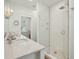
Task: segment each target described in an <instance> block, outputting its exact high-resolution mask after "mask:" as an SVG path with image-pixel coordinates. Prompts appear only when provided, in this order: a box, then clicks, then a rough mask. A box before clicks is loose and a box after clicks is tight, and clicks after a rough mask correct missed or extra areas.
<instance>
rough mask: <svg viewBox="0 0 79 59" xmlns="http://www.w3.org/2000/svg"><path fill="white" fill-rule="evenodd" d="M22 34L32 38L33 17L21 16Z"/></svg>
mask: <svg viewBox="0 0 79 59" xmlns="http://www.w3.org/2000/svg"><path fill="white" fill-rule="evenodd" d="M21 34H22V35H24V36H25V37H27V38H29V39H31V17H29V16H21Z"/></svg>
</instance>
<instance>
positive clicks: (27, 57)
mask: <svg viewBox="0 0 79 59" xmlns="http://www.w3.org/2000/svg"><path fill="white" fill-rule="evenodd" d="M5 47H6V49H5V59H44V46H42V45H40V44H38V43H36V42H34V41H32V40H30V39H29V40H14V41H12V44H11V45H10V44H8V43H6V42H5Z"/></svg>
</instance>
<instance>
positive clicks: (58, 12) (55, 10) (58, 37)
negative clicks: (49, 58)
mask: <svg viewBox="0 0 79 59" xmlns="http://www.w3.org/2000/svg"><path fill="white" fill-rule="evenodd" d="M61 6H64V7H65V8H64V9H60V7H61ZM68 21H69V20H68V6H67V5H66V4H65V3H64V2H59V3H57V4H56V5H54V6H52V7H51V8H50V53H51V54H52V55H53V56H56V57H58V59H68V58H69V57H68V49H69V48H68V47H69V41H68V40H69V39H68V35H69V33H68V26H69V25H68Z"/></svg>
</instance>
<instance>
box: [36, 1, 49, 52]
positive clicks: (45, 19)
mask: <svg viewBox="0 0 79 59" xmlns="http://www.w3.org/2000/svg"><path fill="white" fill-rule="evenodd" d="M38 8H39V13H38V14H39V21H38V23H39V24H38V32H39V33H38V34H37V35H38V42H39V43H40V44H42V45H44V46H45V47H46V51H47V52H49V46H50V45H49V40H50V39H49V38H50V37H49V8H48V7H47V6H45V5H43V4H41V3H40V2H39V4H38Z"/></svg>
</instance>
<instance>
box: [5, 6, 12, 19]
mask: <svg viewBox="0 0 79 59" xmlns="http://www.w3.org/2000/svg"><path fill="white" fill-rule="evenodd" d="M4 15H5V18H10V16H12V15H13V10H12V9H11V8H10V7H9V6H5V10H4Z"/></svg>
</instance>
